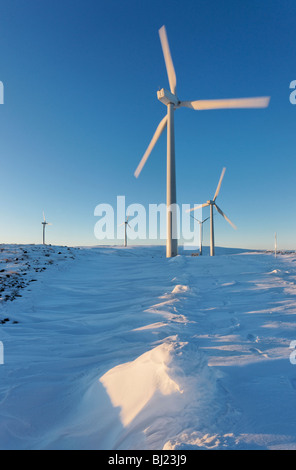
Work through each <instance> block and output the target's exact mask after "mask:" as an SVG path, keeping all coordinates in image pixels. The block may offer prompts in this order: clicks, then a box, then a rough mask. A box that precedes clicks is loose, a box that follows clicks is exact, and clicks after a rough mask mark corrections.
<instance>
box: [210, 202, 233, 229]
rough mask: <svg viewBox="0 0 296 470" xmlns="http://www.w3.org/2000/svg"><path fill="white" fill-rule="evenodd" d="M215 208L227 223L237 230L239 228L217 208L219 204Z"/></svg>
mask: <svg viewBox="0 0 296 470" xmlns="http://www.w3.org/2000/svg"><path fill="white" fill-rule="evenodd" d="M214 206H215V207H216V209H217V211H218V212H219V214H221V215H222V217H224V219H225V220H227V222H228V223H229V224H230V225H231V226H232V227H233V228H234V229H235V230H236V229H237V227H236V226H235V225H234V224H233V223H232V222H231V220H230V219H229V218H228V217H227V215H226V214H224V212H223V211H222V209H220V207H218V206H217V204H214Z"/></svg>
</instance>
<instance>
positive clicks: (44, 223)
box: [41, 212, 52, 245]
mask: <svg viewBox="0 0 296 470" xmlns="http://www.w3.org/2000/svg"><path fill="white" fill-rule="evenodd" d="M41 224H42V225H43V237H42V240H43V245H45V227H46V225H52V224H50V223H49V222H46V220H45V215H44V212H43V222H41Z"/></svg>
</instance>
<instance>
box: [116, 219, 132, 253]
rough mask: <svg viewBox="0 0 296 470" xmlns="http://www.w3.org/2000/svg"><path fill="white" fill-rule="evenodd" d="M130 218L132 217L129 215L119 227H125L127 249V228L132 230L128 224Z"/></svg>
mask: <svg viewBox="0 0 296 470" xmlns="http://www.w3.org/2000/svg"><path fill="white" fill-rule="evenodd" d="M129 218H130V216H129V215H128V216H127V219H126V221H125V222H123V223H122V224H120V225H118V227H122V226H123V225H124V246H125V247H126V246H127V233H126V232H127V227H129V228H131V226H130V225H129V223H128V219H129Z"/></svg>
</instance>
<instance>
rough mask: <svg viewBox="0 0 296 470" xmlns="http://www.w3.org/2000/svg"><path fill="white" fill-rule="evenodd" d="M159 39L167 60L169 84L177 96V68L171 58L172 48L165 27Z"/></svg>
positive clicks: (160, 31) (161, 29) (160, 32)
mask: <svg viewBox="0 0 296 470" xmlns="http://www.w3.org/2000/svg"><path fill="white" fill-rule="evenodd" d="M159 37H160V42H161V47H162V52H163V56H164V60H165V65H166V69H167V74H168V79H169V84H170V89H171V92H172V93H173V94H174V95H175V94H176V85H177V78H176V73H175V68H174V64H173V60H172V56H171V51H170V46H169V42H168V38H167V33H166V29H165V26H162V27H161V28H160V30H159Z"/></svg>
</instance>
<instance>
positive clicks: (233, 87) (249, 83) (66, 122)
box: [0, 0, 296, 249]
mask: <svg viewBox="0 0 296 470" xmlns="http://www.w3.org/2000/svg"><path fill="white" fill-rule="evenodd" d="M163 24H165V25H166V28H167V33H168V38H169V42H170V47H171V52H172V56H173V61H174V65H175V69H176V74H177V92H178V95H179V98H180V99H184V100H195V99H214V98H231V97H248V96H266V95H269V96H271V103H270V107H269V108H268V109H266V110H231V111H230V110H226V111H206V112H196V111H195V112H194V111H192V110H189V109H180V110H178V111H177V112H176V116H175V122H176V159H177V194H178V202H179V203H180V204H181V203H191V204H193V203H194V202H196V203H200V202H205V201H206V200H207V199H209V198H211V197H213V195H214V192H215V189H216V185H217V183H218V180H219V176H220V173H221V170H222V168H223V166H226V167H227V171H226V174H225V178H224V181H223V186H222V189H221V193H220V195H219V199H218V201H217V202H218V204H219V205H220V206H221V208H222V209H223V210H225V212H226V214H227V215H228V216H229V217H230V218H231V220H233V222H234V223H235V224H236V225H237V226H238V230H237V231H234V230H233V229H232V228H231V227H230V226H229V225H228V224H227V223H226V222H225V221H224V219H222V218H221V217H220V216H217V217H216V242H217V244H218V245H221V246H234V247H250V248H270V247H272V246H273V237H274V232H275V231H277V232H278V238H279V247H280V248H287V249H296V209H295V208H296V194H295V186H296V185H295V182H296V148H295V124H296V106H293V105H292V104H291V103H290V101H289V95H290V92H291V90H289V84H290V82H291V81H292V80H296V2H295V0H260V1H259V0H258V1H255V0H245V1H237V0H224V1H223V2H222V1H221V0H182V1H176V0H161V1H159V0H158V1H155V0H145V1H140V0H138V1H135V0H125V1H122V0H105V1H102V0H42V1H40V0H1V2H0V47H1V54H0V80H1V81H2V82H3V84H4V89H5V103H4V105H0V122H1V125H0V136H1V138H0V162H1V164H0V171H1V172H0V177H1V185H0V242H3V243H40V242H41V235H42V233H41V221H42V211H43V210H45V212H46V216H47V218H48V220H49V221H50V222H52V223H53V226H52V227H49V228H48V231H47V234H48V236H47V240H48V242H49V243H52V244H62V245H66V244H68V245H94V244H97V243H98V241H97V240H96V238H95V237H94V225H95V223H96V221H97V219H96V218H95V217H94V209H95V207H96V206H97V205H98V204H100V203H109V204H115V203H116V197H117V195H125V196H126V200H127V203H128V204H131V203H135V202H137V203H142V204H144V205H145V206H147V207H148V204H149V203H162V202H165V197H166V192H165V186H166V172H165V160H166V154H165V152H166V138H165V135H163V136H162V138H161V139H160V141H159V142H158V143H157V145H156V147H155V149H154V151H153V153H152V154H151V156H150V158H149V161H148V163H147V165H146V166H145V169H144V170H143V172H142V173H141V175H140V177H139V179H138V180H136V179H135V178H134V176H133V173H134V170H135V169H136V167H137V165H138V163H139V160H140V159H141V157H142V155H143V153H144V151H145V149H146V147H147V145H148V143H149V141H150V139H151V137H152V135H153V133H154V131H155V128H156V126H157V125H158V123H159V121H160V120H161V119H162V117H163V116H164V114H165V111H166V110H165V107H164V106H163V105H162V104H161V103H160V102H159V101H158V100H157V97H156V92H157V90H158V89H159V88H162V87H165V88H168V79H167V75H166V70H165V65H164V60H163V55H162V51H161V46H160V41H159V36H158V29H159V28H160V27H161V26H162V25H163ZM204 215H205V216H206V215H207V211H206V210H205V212H204ZM205 237H206V240H205V242H206V243H207V241H208V228H207V229H206V230H205Z"/></svg>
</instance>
